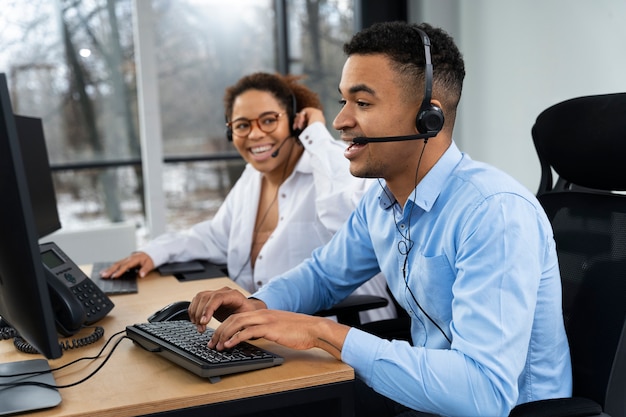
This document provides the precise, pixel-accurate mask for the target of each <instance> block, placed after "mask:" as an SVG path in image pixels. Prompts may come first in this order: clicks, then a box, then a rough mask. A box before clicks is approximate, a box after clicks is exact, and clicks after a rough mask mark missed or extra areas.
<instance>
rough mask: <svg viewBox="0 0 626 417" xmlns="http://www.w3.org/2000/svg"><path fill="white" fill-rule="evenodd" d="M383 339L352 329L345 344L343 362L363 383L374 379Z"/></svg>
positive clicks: (342, 354)
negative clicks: (376, 361) (375, 365)
mask: <svg viewBox="0 0 626 417" xmlns="http://www.w3.org/2000/svg"><path fill="white" fill-rule="evenodd" d="M381 341H382V339H380V338H379V337H377V336H374V335H373V334H370V333H367V332H364V331H362V330H359V329H356V328H354V327H353V328H351V329H350V331H348V335H347V336H346V339H345V340H344V342H343V348H342V349H341V360H342V361H343V362H345V363H347V364H348V365H350V366H351V367H352V368H354V372H356V374H357V375H358V376H359V378H361V379H362V380H363V381H365V382H368V381H370V380H371V379H372V373H373V364H374V362H375V358H376V355H377V354H378V345H379V344H380V343H381Z"/></svg>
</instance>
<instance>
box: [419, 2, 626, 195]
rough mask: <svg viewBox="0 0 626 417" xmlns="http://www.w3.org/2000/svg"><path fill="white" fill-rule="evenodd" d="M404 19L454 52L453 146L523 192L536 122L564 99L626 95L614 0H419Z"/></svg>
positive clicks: (622, 31) (625, 29) (625, 44)
mask: <svg viewBox="0 0 626 417" xmlns="http://www.w3.org/2000/svg"><path fill="white" fill-rule="evenodd" d="M410 12H411V16H412V18H410V20H411V21H416V22H419V21H426V22H429V23H431V24H433V25H435V26H440V27H442V28H443V29H445V30H446V31H447V32H448V33H450V34H451V35H452V36H453V37H454V38H455V40H456V42H457V44H458V45H459V48H460V50H461V52H462V53H463V55H464V58H465V66H466V73H467V75H466V78H465V86H464V91H463V98H462V99H461V106H460V109H459V119H458V121H457V128H456V130H455V140H456V142H457V143H458V145H459V146H460V147H461V149H462V150H463V151H465V152H467V153H469V154H470V155H471V156H472V158H473V159H476V160H481V161H485V162H488V163H490V164H492V165H495V166H497V167H499V168H501V169H503V170H504V171H506V172H508V173H509V174H511V175H513V176H514V177H515V178H517V179H518V180H519V181H520V182H521V183H522V184H524V185H525V186H526V187H528V188H529V189H530V190H531V191H533V192H535V191H536V190H537V187H538V185H539V161H538V159H537V156H536V153H535V149H534V146H533V144H532V138H531V136H530V129H531V127H532V125H533V123H534V120H535V119H536V117H537V115H538V114H539V113H540V112H541V111H542V110H544V109H545V108H547V107H549V106H551V105H552V104H555V103H557V102H559V101H563V100H566V99H569V98H573V97H578V96H583V95H591V94H601V93H613V92H623V91H626V1H624V0H594V1H588V0H543V1H542V0H526V1H501V0H465V1H461V0H426V1H423V2H419V3H418V2H411V9H410Z"/></svg>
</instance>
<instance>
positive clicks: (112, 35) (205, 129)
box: [0, 0, 353, 241]
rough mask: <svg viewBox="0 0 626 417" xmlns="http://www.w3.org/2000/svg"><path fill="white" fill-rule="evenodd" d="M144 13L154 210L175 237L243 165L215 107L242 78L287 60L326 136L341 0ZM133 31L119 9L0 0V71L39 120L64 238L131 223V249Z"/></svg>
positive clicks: (122, 0) (346, 20) (122, 2)
mask: <svg viewBox="0 0 626 417" xmlns="http://www.w3.org/2000/svg"><path fill="white" fill-rule="evenodd" d="M151 5H152V10H153V13H154V20H153V22H154V27H153V28H152V32H153V33H154V36H155V46H156V48H155V53H156V57H155V61H156V67H157V68H156V70H157V77H158V90H159V97H160V103H159V109H160V125H161V131H162V139H163V153H164V157H165V160H166V161H168V160H175V161H176V162H172V163H166V164H165V167H164V172H163V181H162V184H163V189H164V195H165V200H166V201H165V202H163V204H165V205H166V212H167V223H168V225H167V229H168V230H178V229H181V228H184V227H187V226H189V225H190V224H192V223H195V222H197V221H200V220H202V219H206V218H210V217H211V216H212V215H213V213H214V212H215V210H216V209H217V207H219V205H220V204H221V202H222V201H223V198H224V196H225V195H226V193H227V192H228V190H229V189H230V187H231V185H232V184H233V182H234V181H235V180H236V178H237V176H238V175H239V172H240V171H241V169H242V162H241V160H240V159H239V158H236V154H235V151H234V149H233V148H232V145H231V144H230V143H228V142H227V141H226V139H225V135H224V133H225V126H224V113H223V106H222V96H223V92H224V88H225V87H226V86H228V85H231V84H233V83H234V82H236V80H237V79H238V78H240V77H241V76H242V75H244V74H247V73H250V72H254V71H270V72H274V71H278V68H279V64H278V61H279V56H281V54H284V55H286V56H287V57H288V71H289V72H292V73H301V74H304V75H305V76H306V79H305V83H307V84H308V85H310V86H311V87H312V88H313V89H314V90H315V91H317V92H318V93H320V95H321V96H322V99H323V102H324V104H325V109H326V114H327V120H328V124H329V127H330V124H331V123H332V119H333V117H334V115H335V114H336V112H337V111H338V108H339V107H338V104H337V99H338V96H337V84H338V81H339V76H340V73H341V66H342V65H343V61H344V56H343V52H342V50H341V47H342V44H343V43H344V42H345V41H346V40H347V39H348V38H349V37H350V36H351V34H352V32H353V12H352V9H353V8H352V0H294V1H284V0H232V1H223V0H221V1H218V0H177V1H175V2H174V1H169V0H152V1H151ZM280 10H285V11H286V13H285V14H281V13H279V11H280ZM133 22H134V21H133V3H132V0H89V1H87V0H83V1H75V0H71V1H70V0H54V1H52V0H5V1H4V2H3V11H2V13H1V14H0V72H5V73H7V76H8V79H9V87H10V90H11V93H12V100H13V104H14V111H15V112H16V113H20V114H24V115H29V116H35V117H40V118H42V119H43V123H44V130H45V134H46V140H47V143H48V150H49V155H50V159H51V163H52V165H53V166H54V167H55V171H54V179H55V187H56V191H57V199H58V205H59V213H60V216H61V220H62V224H63V227H64V229H76V228H84V227H89V225H94V224H102V223H106V222H118V221H128V220H130V221H133V222H135V223H136V224H137V225H138V230H139V237H140V241H141V236H142V234H143V233H142V231H141V229H142V227H144V225H145V216H144V214H145V213H144V210H145V208H144V204H143V199H144V195H143V194H144V193H143V187H142V176H141V164H140V158H141V152H140V145H139V143H140V140H139V129H138V115H137V112H138V107H139V106H138V103H137V77H136V74H135V68H136V65H135V48H134V44H133V42H134V38H133ZM279 25H284V26H285V27H286V28H287V36H286V37H281V36H279V35H278V33H279V31H278V29H277V28H278V27H279ZM203 155H206V159H207V160H206V161H198V156H203ZM187 156H189V157H191V158H190V159H192V160H191V161H187V162H185V161H184V160H185V157H187ZM200 159H201V158H200Z"/></svg>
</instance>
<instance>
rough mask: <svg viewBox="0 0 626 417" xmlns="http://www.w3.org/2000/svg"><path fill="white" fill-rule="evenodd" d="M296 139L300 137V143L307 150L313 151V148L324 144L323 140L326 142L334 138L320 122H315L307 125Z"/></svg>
mask: <svg viewBox="0 0 626 417" xmlns="http://www.w3.org/2000/svg"><path fill="white" fill-rule="evenodd" d="M298 139H300V142H302V145H303V146H304V148H305V149H306V150H307V151H309V152H313V153H315V149H319V148H320V147H322V146H324V143H325V142H326V143H328V142H329V141H330V140H334V139H333V137H332V136H331V135H330V132H328V129H326V126H325V125H324V123H322V122H315V123H312V124H310V125H309V126H307V127H306V129H304V130H303V131H302V133H300V136H298Z"/></svg>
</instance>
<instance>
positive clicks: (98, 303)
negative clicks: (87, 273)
mask: <svg viewBox="0 0 626 417" xmlns="http://www.w3.org/2000/svg"><path fill="white" fill-rule="evenodd" d="M72 292H73V293H74V295H75V296H76V298H77V299H78V300H79V301H80V302H81V303H82V305H83V307H84V308H85V313H86V314H87V320H85V324H87V325H91V324H93V323H95V322H97V321H98V320H100V319H102V318H104V316H106V315H107V314H108V313H109V312H110V311H111V310H112V309H113V307H114V304H113V302H112V301H111V300H110V299H109V297H107V296H106V295H105V294H104V292H102V290H101V289H100V288H99V287H98V286H97V285H96V284H95V283H94V282H93V281H90V280H88V279H85V280H83V281H81V282H80V283H78V284H76V285H74V286H73V287H72Z"/></svg>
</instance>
